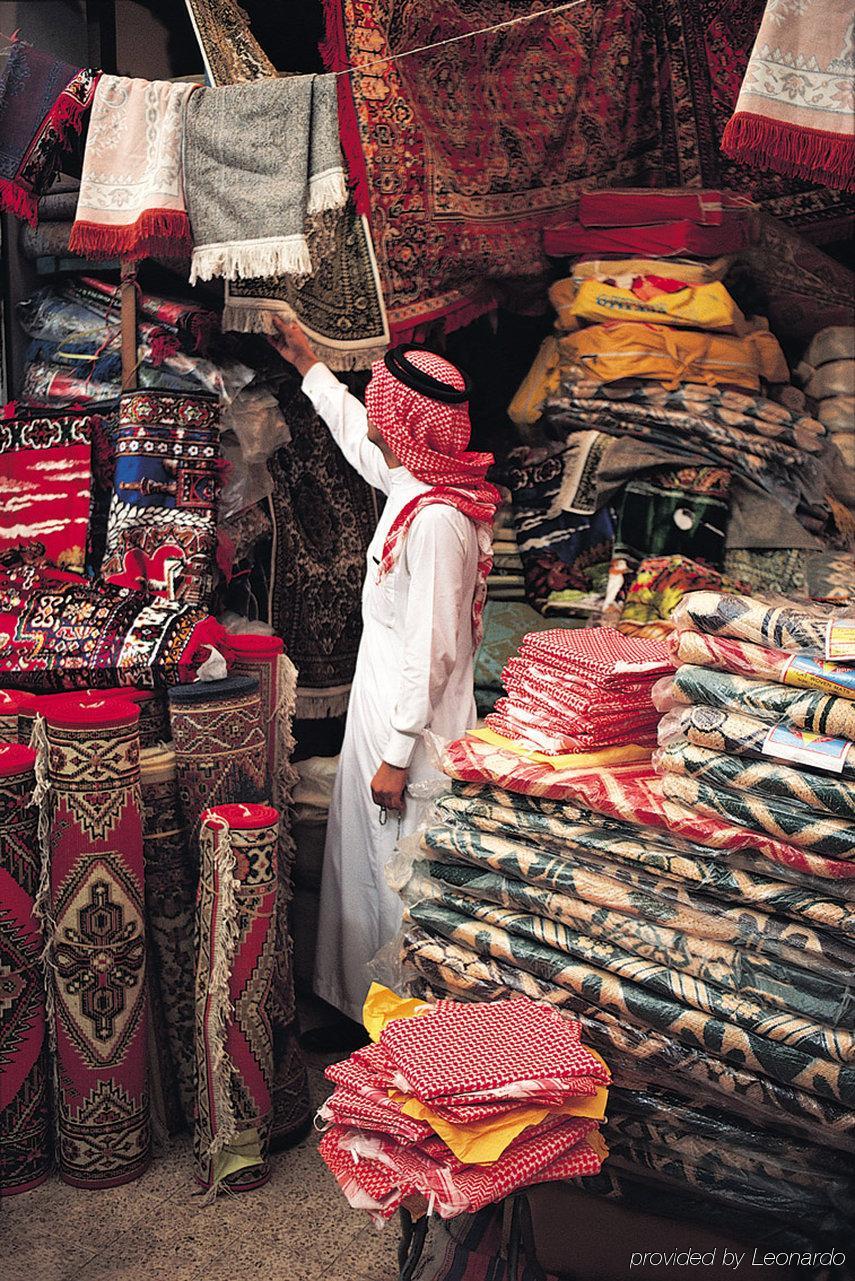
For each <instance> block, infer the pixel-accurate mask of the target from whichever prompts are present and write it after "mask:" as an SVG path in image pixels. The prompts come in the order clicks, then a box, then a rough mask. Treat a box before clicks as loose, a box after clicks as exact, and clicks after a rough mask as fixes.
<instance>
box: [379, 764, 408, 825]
mask: <svg viewBox="0 0 855 1281" xmlns="http://www.w3.org/2000/svg"><path fill="white" fill-rule="evenodd" d="M408 774H409V770H406V769H399V768H398V767H397V765H387V764H386V762H385V761H382V762H381V764H380V768H379V769H378V771H377V773H376V774H375V775H374V777H373V778H372V780H371V799H372V800H373V802H374V804H375V805H380V806H381V807H382V808H383V809H387V810H397V811H398V813H402V812H403V809H404V789H405V788H406V786H407V776H408Z"/></svg>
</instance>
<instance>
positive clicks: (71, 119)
mask: <svg viewBox="0 0 855 1281" xmlns="http://www.w3.org/2000/svg"><path fill="white" fill-rule="evenodd" d="M98 76H99V72H97V71H87V70H84V69H83V68H79V67H72V66H70V65H69V64H68V63H67V62H61V61H60V60H59V59H58V58H54V57H52V56H51V55H50V54H49V53H44V52H42V50H41V49H34V48H33V46H32V45H31V44H27V43H26V41H24V40H17V39H16V38H15V37H14V36H13V37H12V48H11V50H10V51H9V57H8V59H7V61H6V66H5V67H4V69H3V76H2V79H0V209H6V210H8V211H9V212H10V213H13V214H16V215H17V216H18V217H19V218H26V219H27V220H28V221H29V222H31V223H32V224H33V225H35V223H36V221H37V219H38V204H39V200H40V198H41V197H42V196H43V195H44V194H45V193H46V192H47V190H48V188H49V187H50V185H51V183H52V182H53V180H54V178H55V177H56V175H57V173H58V171H59V168H60V165H61V163H62V159H63V156H64V155H65V153H66V152H67V151H68V150H70V143H71V140H72V137H73V135H74V134H75V133H78V134H79V133H80V132H81V130H82V129H83V126H84V124H85V122H86V118H87V116H88V113H89V110H90V108H91V106H92V98H93V96H94V94H95V86H96V85H97V83H98Z"/></svg>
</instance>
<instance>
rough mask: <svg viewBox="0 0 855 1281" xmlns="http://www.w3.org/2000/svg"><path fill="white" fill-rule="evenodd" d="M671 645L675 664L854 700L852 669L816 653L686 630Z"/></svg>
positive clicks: (677, 633) (678, 634) (853, 673)
mask: <svg viewBox="0 0 855 1281" xmlns="http://www.w3.org/2000/svg"><path fill="white" fill-rule="evenodd" d="M670 646H671V653H672V654H673V656H674V660H675V662H676V663H680V664H691V665H693V666H696V667H715V668H718V670H719V671H724V672H730V673H731V674H732V675H734V676H747V677H749V678H753V679H758V680H764V681H777V682H778V683H780V684H782V685H792V686H795V687H796V688H799V689H816V690H822V691H823V693H826V694H836V695H839V697H840V698H849V699H853V700H855V667H849V666H845V665H844V664H842V663H827V662H825V661H824V660H823V659H822V658H820V657H819V656H818V655H817V654H816V653H812V654H811V653H807V654H795V653H793V652H792V651H789V650H786V649H773V648H770V647H768V646H765V645H755V644H753V643H752V642H751V641H739V640H732V639H730V638H729V637H726V636H707V635H705V633H703V632H695V631H685V630H684V631H677V632H676V633H675V634H674V635H673V636H672V638H671V640H670Z"/></svg>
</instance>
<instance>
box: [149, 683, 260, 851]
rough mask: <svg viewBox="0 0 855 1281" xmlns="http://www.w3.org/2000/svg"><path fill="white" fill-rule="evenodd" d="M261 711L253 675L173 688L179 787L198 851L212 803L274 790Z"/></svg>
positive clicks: (256, 797) (172, 720)
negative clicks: (203, 820) (203, 821)
mask: <svg viewBox="0 0 855 1281" xmlns="http://www.w3.org/2000/svg"><path fill="white" fill-rule="evenodd" d="M263 715H264V714H263V711H262V706H261V694H260V693H259V688H258V681H257V680H254V679H252V678H251V677H249V676H227V677H226V678H225V680H221V681H197V682H195V683H194V684H193V685H176V686H174V687H173V688H172V689H170V691H169V719H170V723H171V726H172V745H173V748H174V750H175V767H176V770H177V773H178V791H179V795H180V797H181V809H182V812H183V816H184V823H185V825H186V827H187V832H188V836H189V838H190V841H191V849H192V850H193V855H194V857H196V842H197V841H198V836H199V823H200V820H201V817H202V812H203V811H204V810H206V809H207V808H208V807H209V806H210V805H230V804H232V803H238V804H244V805H248V804H251V803H253V802H256V801H263V800H265V799H267V798H268V797H269V795H270V790H269V784H268V774H267V751H266V743H267V739H266V732H265V729H264V722H263Z"/></svg>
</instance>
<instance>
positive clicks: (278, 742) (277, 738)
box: [228, 632, 312, 1148]
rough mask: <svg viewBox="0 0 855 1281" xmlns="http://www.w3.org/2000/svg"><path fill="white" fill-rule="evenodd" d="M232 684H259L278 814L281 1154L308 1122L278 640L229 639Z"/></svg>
mask: <svg viewBox="0 0 855 1281" xmlns="http://www.w3.org/2000/svg"><path fill="white" fill-rule="evenodd" d="M228 643H229V647H230V650H231V658H232V666H231V670H232V673H233V674H234V675H235V676H247V677H249V678H251V679H255V680H257V681H258V683H259V692H260V695H261V707H262V717H263V724H264V728H265V732H266V735H267V761H268V770H269V774H270V796H271V799H272V801H273V804H274V806H275V807H276V809H277V810H278V811H279V874H278V888H277V901H276V961H275V969H274V976H273V1013H272V1018H273V1056H274V1084H273V1123H272V1135H271V1146H272V1147H274V1148H279V1147H285V1146H288V1145H289V1143H291V1142H293V1141H294V1140H295V1139H297V1138H301V1137H302V1136H303V1134H304V1133H305V1131H306V1129H307V1127H308V1125H309V1124H310V1121H311V1116H312V1102H311V1097H310V1095H309V1078H308V1074H307V1072H306V1064H305V1060H304V1058H303V1053H302V1050H301V1049H300V1041H299V1026H298V1023H297V1007H296V1000H295V996H294V969H293V954H294V948H293V940H292V937H291V929H290V925H289V921H288V909H289V905H290V902H291V897H292V893H293V872H294V858H295V854H296V848H295V845H294V838H293V836H292V835H291V821H292V816H291V805H292V803H293V796H294V787H295V786H296V783H297V780H298V775H297V771H296V770H295V768H294V766H293V765H292V763H291V757H292V755H293V751H294V736H293V733H292V722H293V719H294V707H295V704H296V698H297V671H296V668H295V667H294V664H293V663H292V662H291V660H290V658H289V657H288V656H287V654H286V653H285V646H284V643H283V641H282V639H281V638H280V637H278V636H262V635H256V634H254V633H249V632H247V633H243V634H240V635H235V636H230V637H229V642H228Z"/></svg>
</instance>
